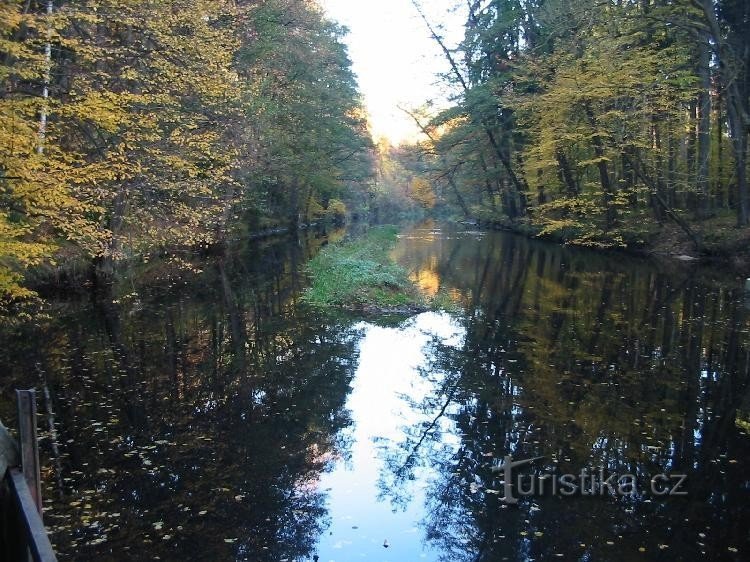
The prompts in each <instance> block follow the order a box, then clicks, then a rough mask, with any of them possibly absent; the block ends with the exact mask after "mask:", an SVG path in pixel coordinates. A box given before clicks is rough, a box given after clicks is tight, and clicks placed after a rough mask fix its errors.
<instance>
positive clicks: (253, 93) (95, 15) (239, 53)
mask: <svg viewBox="0 0 750 562" xmlns="http://www.w3.org/2000/svg"><path fill="white" fill-rule="evenodd" d="M342 34H343V30H342V29H341V28H340V27H338V26H337V25H335V24H334V23H332V22H330V21H328V20H326V18H325V17H324V14H323V13H322V10H321V9H320V7H319V6H318V4H317V3H316V2H311V1H308V0H251V1H239V2H235V1H225V0H183V1H178V2H153V1H146V0H129V1H127V2H123V1H122V0H89V1H60V0H55V1H31V0H16V1H3V2H2V3H1V4H0V51H1V52H0V59H1V60H2V63H1V64H2V66H0V83H1V84H2V89H0V96H2V98H1V99H0V113H1V114H2V121H0V299H1V300H4V301H5V302H6V304H7V302H8V301H9V299H12V298H16V299H17V298H18V297H24V296H25V295H28V291H27V290H26V289H24V288H23V277H22V275H23V272H24V271H25V270H27V269H28V268H29V267H30V266H34V265H38V264H41V263H50V261H52V263H54V261H57V262H59V263H63V262H64V263H66V264H70V263H71V262H73V261H74V260H77V261H79V262H84V263H86V262H88V263H92V264H96V266H97V269H98V270H99V271H100V272H105V273H106V272H107V271H111V270H112V269H113V264H115V263H116V262H117V261H118V260H123V259H128V258H133V257H138V256H142V255H147V254H148V253H149V252H155V251H162V250H165V249H172V248H175V247H177V248H179V247H205V246H206V245H212V244H216V243H218V242H221V241H223V240H225V239H226V238H227V237H228V236H235V235H241V233H242V232H244V231H247V230H251V231H258V230H263V229H268V228H272V227H279V226H287V227H288V226H291V227H296V226H298V225H302V224H309V223H311V222H314V221H316V220H322V219H325V218H329V219H333V220H337V219H338V220H340V219H341V218H343V216H345V215H346V214H347V212H353V213H356V212H358V210H359V209H361V208H363V207H365V206H366V204H367V201H368V200H369V194H368V190H369V189H370V177H371V171H372V150H371V145H372V143H371V140H370V135H369V133H368V131H367V123H366V118H365V113H364V111H363V109H362V106H361V102H360V99H359V94H358V92H357V86H356V81H355V78H354V75H353V73H352V72H351V69H350V61H349V59H348V56H347V54H346V50H345V48H344V46H343V44H342V42H341V37H342Z"/></svg>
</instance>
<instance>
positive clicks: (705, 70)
mask: <svg viewBox="0 0 750 562" xmlns="http://www.w3.org/2000/svg"><path fill="white" fill-rule="evenodd" d="M698 49H699V55H698V76H699V78H700V91H699V93H698V100H697V102H698V154H697V156H698V165H697V167H696V182H695V188H696V194H697V200H696V213H695V214H696V216H697V217H698V218H706V217H707V216H708V214H709V210H710V209H709V204H710V201H709V185H708V174H709V166H708V165H709V158H710V151H711V93H710V89H711V69H710V64H711V51H710V45H709V36H708V33H701V34H700V38H699V40H698Z"/></svg>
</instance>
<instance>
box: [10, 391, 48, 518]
mask: <svg viewBox="0 0 750 562" xmlns="http://www.w3.org/2000/svg"><path fill="white" fill-rule="evenodd" d="M16 399H17V401H18V440H19V442H20V445H21V469H22V470H23V476H24V478H25V479H26V483H27V484H28V486H29V490H30V491H31V497H32V499H33V500H34V503H35V504H36V508H37V511H39V515H40V516H41V514H42V483H41V477H40V474H39V444H38V442H37V435H36V390H34V389H31V390H16Z"/></svg>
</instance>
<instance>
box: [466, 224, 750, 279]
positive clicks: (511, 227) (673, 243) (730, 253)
mask: <svg viewBox="0 0 750 562" xmlns="http://www.w3.org/2000/svg"><path fill="white" fill-rule="evenodd" d="M463 222H466V221H463ZM468 222H469V224H472V225H475V226H477V227H478V228H481V229H486V230H498V231H505V232H513V233H515V234H521V235H523V236H526V237H529V238H535V239H539V240H546V241H549V242H555V243H558V244H563V245H569V246H580V247H589V248H590V246H586V245H582V244H576V243H575V242H574V241H572V240H571V239H569V238H566V236H565V235H564V234H562V233H559V232H557V233H543V230H542V228H541V227H539V226H537V225H534V224H532V223H530V222H528V221H509V220H478V219H477V220H472V221H468ZM685 224H686V225H687V226H688V228H690V229H691V230H692V231H693V232H694V234H695V236H696V238H697V239H698V241H699V244H700V246H699V247H697V246H696V243H695V241H694V240H692V239H691V237H690V236H688V234H687V233H686V232H685V230H684V229H683V228H682V227H680V226H679V225H677V224H675V223H674V222H671V221H670V222H665V223H663V224H661V225H655V226H653V227H652V228H650V229H648V230H646V231H645V232H646V235H645V236H644V237H643V239H642V240H640V241H639V242H637V243H635V242H634V243H630V244H627V245H625V246H622V247H613V248H607V251H618V252H625V253H628V254H632V255H638V256H648V257H652V258H655V259H668V260H679V261H694V262H696V263H698V262H700V263H706V264H717V265H720V266H723V267H727V268H730V269H731V270H733V271H735V272H737V273H738V274H742V275H750V228H743V229H740V228H737V226H736V219H735V217H734V215H732V214H719V215H716V216H714V217H711V218H708V219H705V220H703V221H694V220H689V221H686V222H685ZM592 249H596V250H598V248H592Z"/></svg>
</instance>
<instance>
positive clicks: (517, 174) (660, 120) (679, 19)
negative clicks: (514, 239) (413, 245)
mask: <svg viewBox="0 0 750 562" xmlns="http://www.w3.org/2000/svg"><path fill="white" fill-rule="evenodd" d="M412 3H413V5H414V7H415V9H416V10H417V11H418V12H419V13H420V15H421V16H422V19H423V23H424V24H425V26H426V28H427V29H428V30H429V32H430V34H431V35H432V37H433V39H434V41H435V42H436V43H437V45H439V47H440V49H441V50H442V52H443V54H444V56H445V59H446V63H447V64H446V68H447V69H448V71H447V72H446V74H445V76H444V77H443V80H444V83H445V84H446V88H447V89H448V91H449V92H451V99H452V101H453V104H452V105H451V107H449V108H448V109H443V110H440V111H438V112H437V114H435V111H434V109H433V108H432V107H431V106H430V105H429V104H428V105H425V106H424V107H422V108H419V109H418V110H416V111H409V113H410V115H411V116H412V117H413V118H414V120H415V121H416V122H417V123H418V124H419V126H420V128H421V129H422V130H423V132H424V135H425V137H426V140H425V141H424V142H423V143H422V144H421V149H422V153H423V154H424V155H425V164H426V166H425V168H426V169H427V170H429V172H430V175H429V176H428V177H430V178H431V181H432V184H433V185H434V186H435V189H436V190H437V191H438V192H439V193H440V194H441V195H442V198H443V199H444V200H445V202H446V204H448V205H449V206H450V207H451V208H452V209H453V211H454V212H457V213H458V214H459V215H461V216H463V217H465V218H469V219H479V220H480V221H482V222H485V223H489V224H493V225H496V226H500V227H510V228H513V229H517V230H522V231H527V232H529V233H532V234H534V235H541V236H548V237H551V238H554V239H557V240H562V241H565V242H568V243H572V244H578V245H583V246H591V247H642V246H646V245H649V244H653V243H654V241H655V239H657V238H659V237H663V236H665V235H671V236H673V237H674V234H675V233H676V234H678V235H679V236H678V237H677V238H679V237H682V238H684V239H686V240H687V241H688V242H689V245H690V246H692V250H693V251H697V252H699V253H700V252H705V253H711V252H714V253H717V252H725V253H731V252H734V251H736V250H742V249H746V248H747V246H748V245H750V238H748V230H747V228H746V227H747V226H748V220H749V219H748V212H749V206H748V205H749V199H748V187H747V142H748V133H749V132H750V101H749V100H750V98H749V95H750V3H748V2H747V1H745V0H719V1H712V0H633V1H627V0H617V1H600V0H575V1H571V0H492V1H489V2H487V1H482V0H470V1H469V2H468V19H467V21H466V25H465V35H464V39H463V41H462V42H461V43H460V44H459V45H458V46H457V47H455V48H454V47H452V46H451V45H449V44H448V43H447V42H446V40H445V39H444V37H443V33H442V31H441V26H440V25H439V22H433V21H430V20H429V18H428V17H427V16H426V15H425V14H424V11H423V10H422V8H421V6H420V4H419V3H418V2H416V1H413V2H412Z"/></svg>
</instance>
